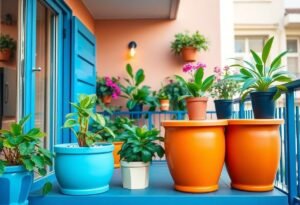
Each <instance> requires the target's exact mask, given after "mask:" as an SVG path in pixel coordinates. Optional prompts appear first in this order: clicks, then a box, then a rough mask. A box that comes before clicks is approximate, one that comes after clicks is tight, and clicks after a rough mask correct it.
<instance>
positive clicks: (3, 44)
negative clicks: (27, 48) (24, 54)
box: [0, 34, 16, 52]
mask: <svg viewBox="0 0 300 205" xmlns="http://www.w3.org/2000/svg"><path fill="white" fill-rule="evenodd" d="M5 49H9V50H11V51H12V52H13V51H15V49H16V41H15V40H14V39H13V38H11V37H10V36H9V35H4V34H0V51H2V50H5Z"/></svg>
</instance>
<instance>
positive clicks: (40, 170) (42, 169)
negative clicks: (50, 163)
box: [38, 168, 47, 176]
mask: <svg viewBox="0 0 300 205" xmlns="http://www.w3.org/2000/svg"><path fill="white" fill-rule="evenodd" d="M38 172H39V174H40V175H41V176H45V175H46V174H47V170H46V169H45V168H38Z"/></svg>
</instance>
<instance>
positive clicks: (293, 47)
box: [286, 39, 298, 53]
mask: <svg viewBox="0 0 300 205" xmlns="http://www.w3.org/2000/svg"><path fill="white" fill-rule="evenodd" d="M297 43H298V42H297V40H296V39H289V40H287V41H286V47H287V50H288V51H289V52H290V53H298V46H297Z"/></svg>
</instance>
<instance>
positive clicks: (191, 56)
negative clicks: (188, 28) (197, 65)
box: [171, 31, 208, 62]
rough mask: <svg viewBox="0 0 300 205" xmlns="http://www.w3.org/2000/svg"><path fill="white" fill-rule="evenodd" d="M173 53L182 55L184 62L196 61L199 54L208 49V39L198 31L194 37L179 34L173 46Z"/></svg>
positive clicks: (187, 34)
mask: <svg viewBox="0 0 300 205" xmlns="http://www.w3.org/2000/svg"><path fill="white" fill-rule="evenodd" d="M171 48H172V51H173V52H174V53H175V54H180V53H181V54H182V57H183V60H184V61H188V62H191V61H196V58H197V52H200V51H201V50H204V51H206V50H207V49H208V42H207V39H206V38H205V37H204V36H203V35H201V34H200V33H199V31H196V32H195V33H193V34H192V35H190V34H189V33H178V34H176V35H175V40H174V41H173V42H172V44H171Z"/></svg>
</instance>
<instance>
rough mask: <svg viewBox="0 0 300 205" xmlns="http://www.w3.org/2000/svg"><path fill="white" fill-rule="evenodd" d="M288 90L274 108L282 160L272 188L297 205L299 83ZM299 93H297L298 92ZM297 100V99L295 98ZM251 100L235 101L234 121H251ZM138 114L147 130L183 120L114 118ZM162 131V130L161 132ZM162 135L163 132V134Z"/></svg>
mask: <svg viewBox="0 0 300 205" xmlns="http://www.w3.org/2000/svg"><path fill="white" fill-rule="evenodd" d="M286 87H287V88H288V91H287V92H286V93H285V94H284V95H283V97H282V98H281V102H284V103H283V105H279V106H277V109H276V118H283V119H284V120H285V123H284V124H283V125H282V126H281V127H280V134H281V135H280V136H281V159H280V163H279V168H278V172H277V175H276V181H275V186H276V187H277V188H278V189H279V190H281V191H282V192H284V193H286V194H287V195H288V197H289V203H290V204H291V205H294V204H300V108H299V106H297V104H296V101H295V95H296V94H297V93H299V96H298V98H300V80H296V81H293V82H291V83H288V84H286ZM298 90H299V91H298ZM296 99H297V98H296ZM250 107H251V106H250V100H249V98H248V99H246V101H245V102H241V101H240V100H239V99H237V100H235V105H234V110H235V111H234V113H233V117H234V118H240V119H251V118H253V112H252V110H251V109H250ZM133 114H138V115H139V117H140V118H138V119H136V120H137V124H138V125H144V124H146V125H147V126H148V127H151V128H154V127H155V128H157V129H159V130H161V126H160V122H161V121H162V120H171V119H178V120H181V119H185V118H187V115H186V112H185V111H166V112H160V111H155V112H148V111H143V112H114V113H113V115H112V117H115V116H127V117H129V116H133ZM207 119H216V114H215V111H208V112H207ZM161 131H162V132H163V130H161ZM162 134H163V133H162Z"/></svg>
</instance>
